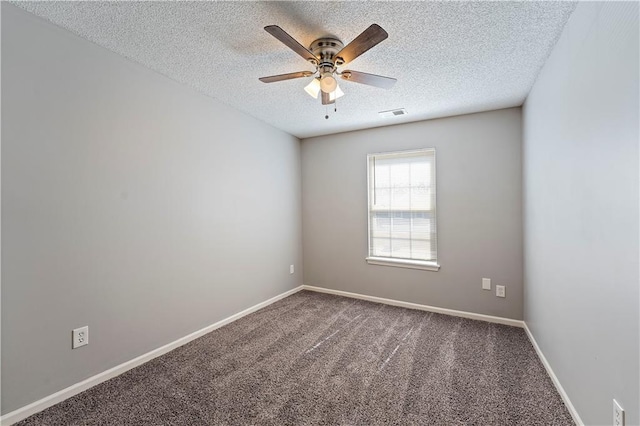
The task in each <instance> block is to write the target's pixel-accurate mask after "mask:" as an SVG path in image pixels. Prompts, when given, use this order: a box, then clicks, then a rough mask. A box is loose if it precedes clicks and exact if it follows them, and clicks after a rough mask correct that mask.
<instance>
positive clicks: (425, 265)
mask: <svg viewBox="0 0 640 426" xmlns="http://www.w3.org/2000/svg"><path fill="white" fill-rule="evenodd" d="M421 152H431V153H432V154H433V166H434V168H435V171H434V173H433V186H434V187H435V192H436V195H435V206H434V208H433V209H432V210H433V216H434V217H435V218H436V232H435V241H434V243H433V245H434V246H435V250H436V260H435V261H429V260H414V259H403V258H397V257H378V256H371V170H370V167H369V166H370V164H371V157H374V156H376V155H389V154H413V153H421ZM366 161H367V257H366V258H365V260H366V262H367V263H368V264H369V265H379V266H393V267H397V268H408V269H419V270H423V271H434V272H437V271H438V270H439V269H440V263H439V262H438V228H437V227H438V210H437V209H438V183H437V173H438V167H437V165H436V162H437V158H436V149H435V148H433V147H432V148H420V149H409V150H403V151H389V152H376V153H371V154H367V158H366Z"/></svg>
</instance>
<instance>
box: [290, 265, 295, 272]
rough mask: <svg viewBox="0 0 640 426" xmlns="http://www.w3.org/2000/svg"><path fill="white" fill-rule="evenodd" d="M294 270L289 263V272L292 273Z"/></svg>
mask: <svg viewBox="0 0 640 426" xmlns="http://www.w3.org/2000/svg"><path fill="white" fill-rule="evenodd" d="M294 271H295V269H294V267H293V265H289V273H290V274H293V272H294Z"/></svg>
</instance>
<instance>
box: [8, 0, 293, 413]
mask: <svg viewBox="0 0 640 426" xmlns="http://www.w3.org/2000/svg"><path fill="white" fill-rule="evenodd" d="M300 203H301V195H300V143H299V141H298V139H296V138H294V137H292V136H290V135H288V134H286V133H284V132H281V131H279V130H276V129H274V128H273V127H270V126H269V125H267V124H265V123H263V122H261V121H258V120H256V119H254V118H251V117H249V116H247V115H244V114H242V113H239V112H237V111H235V110H233V109H231V108H229V107H227V106H225V105H222V104H220V103H219V102H217V101H214V100H213V99H210V98H207V97H205V96H202V95H200V94H198V93H196V92H194V91H192V90H190V89H188V88H186V87H183V86H181V85H179V84H177V83H175V82H173V81H171V80H169V79H167V78H165V77H163V76H161V75H158V74H156V73H154V72H152V71H150V70H148V69H145V68H143V67H141V66H139V65H136V64H134V63H132V62H129V61H127V60H126V59H124V58H122V57H120V56H118V55H116V54H113V53H111V52H109V51H107V50H105V49H102V48H100V47H97V46H96V45H94V44H92V43H90V42H88V41H85V40H83V39H80V38H78V37H76V36H74V35H72V34H71V33H69V32H67V31H65V30H62V29H59V28H57V27H54V26H52V25H50V24H48V23H46V22H44V21H42V20H40V19H39V18H36V17H34V16H32V15H29V14H27V13H26V12H24V11H21V10H19V9H17V8H15V7H13V6H11V5H8V4H7V3H5V2H3V3H2V225H3V232H2V413H7V412H10V411H12V410H15V409H17V408H19V407H21V406H23V405H25V404H28V403H30V402H32V401H34V400H37V399H39V398H42V397H44V396H46V395H49V394H51V393H53V392H55V391H58V390H60V389H62V388H64V387H66V386H69V385H71V384H74V383H76V382H78V381H80V380H82V379H85V378H87V377H89V376H92V375H94V374H96V373H98V372H102V371H104V370H106V369H108V368H110V367H113V366H115V365H118V364H120V363H122V362H124V361H127V360H130V359H132V358H134V357H136V356H138V355H141V354H143V353H146V352H148V351H150V350H152V349H155V348H157V347H159V346H161V345H164V344H166V343H169V342H171V341H173V340H175V339H177V338H180V337H182V336H185V335H187V334H188V333H190V332H193V331H195V330H198V329H200V328H202V327H204V326H207V325H209V324H212V323H214V322H216V321H218V320H220V319H222V318H225V317H227V316H229V315H231V314H233V313H236V312H238V311H240V310H242V309H245V308H248V307H250V306H252V305H254V304H256V303H258V302H262V301H264V300H266V299H268V298H270V297H272V296H275V295H277V294H280V293H282V292H284V291H286V290H288V289H291V288H294V287H295V286H298V285H300V284H301V283H302V280H301V272H302V268H301V254H300V253H301V219H300V207H301V205H300ZM292 263H293V264H295V265H296V266H297V268H298V269H297V270H296V274H294V275H289V264H292ZM84 325H88V326H89V329H90V344H89V346H86V347H83V348H80V349H77V350H71V330H72V329H73V328H76V327H80V326H84Z"/></svg>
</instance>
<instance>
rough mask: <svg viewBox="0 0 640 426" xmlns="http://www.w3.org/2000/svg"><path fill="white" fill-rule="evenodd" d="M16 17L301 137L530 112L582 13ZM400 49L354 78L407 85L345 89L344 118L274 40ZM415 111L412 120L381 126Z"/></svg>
mask: <svg viewBox="0 0 640 426" xmlns="http://www.w3.org/2000/svg"><path fill="white" fill-rule="evenodd" d="M15 4H16V5H17V6H19V7H21V8H23V9H26V10H28V11H30V12H32V13H34V14H36V15H39V16H41V17H44V18H46V19H48V20H50V21H51V22H53V23H55V24H57V25H60V26H62V27H64V28H67V29H68V30H70V31H72V32H74V33H76V34H78V35H80V36H82V37H84V38H87V39H89V40H91V41H93V42H95V43H96V44H98V45H100V46H104V47H106V48H108V49H110V50H112V51H114V52H116V53H119V54H121V55H123V56H125V57H127V58H130V59H132V60H134V61H136V62H139V63H141V64H143V65H144V66H146V67H148V68H151V69H153V70H155V71H157V72H159V73H161V74H164V75H166V76H168V77H170V78H172V79H174V80H177V81H179V82H181V83H184V84H186V85H189V86H191V87H193V88H195V89H197V90H198V91H200V92H202V93H205V94H207V95H209V96H211V97H213V98H216V99H218V100H220V101H222V102H224V103H226V104H228V105H231V106H233V107H235V108H237V109H239V110H242V111H245V112H247V113H248V114H250V115H252V116H254V117H257V118H259V119H261V120H264V121H266V122H268V123H270V124H272V125H273V126H275V127H278V128H280V129H282V130H284V131H286V132H288V133H291V134H293V135H295V136H298V137H300V138H305V137H310V136H316V135H323V134H330V133H337V132H342V131H348V130H356V129H363V128H368V127H376V126H385V125H389V124H398V123H402V122H408V121H416V120H424V119H427V118H436V117H443V116H450V115H457V114H464V113H471V112H478V111H486V110H491V109H499V108H506V107H512V106H519V105H521V104H522V103H523V101H524V99H525V97H526V95H527V93H528V92H529V90H530V88H531V86H532V85H533V82H534V80H535V78H536V76H537V73H538V71H539V70H540V68H541V67H542V65H543V63H544V61H545V59H546V57H547V55H548V54H549V52H550V50H551V48H552V47H553V44H554V43H555V41H556V39H557V38H558V37H559V35H560V32H561V31H562V28H563V26H564V24H565V22H566V21H567V19H568V18H569V16H570V14H571V12H572V11H573V9H574V8H575V3H568V2H331V3H329V2H101V1H97V2H93V1H92V2H16V3H15ZM372 23H377V24H379V25H380V26H382V28H384V29H385V30H386V31H387V32H388V33H389V38H388V39H387V40H385V41H383V42H382V43H380V44H379V45H377V46H375V47H374V48H373V49H371V50H370V51H368V52H366V53H365V54H363V55H362V56H360V57H359V58H357V59H355V60H354V61H353V62H351V63H349V64H348V65H347V66H346V68H348V69H353V70H357V71H363V72H368V73H373V74H380V75H384V76H389V77H395V78H397V79H398V82H397V83H396V85H395V86H394V87H393V88H392V89H390V90H383V89H378V88H375V87H369V86H365V85H362V84H357V83H351V82H340V86H341V88H342V89H343V90H344V92H345V96H344V97H342V98H340V99H339V100H338V104H337V108H338V111H337V112H335V113H334V112H333V108H332V106H330V107H329V119H328V120H326V119H325V118H324V116H325V110H326V107H325V106H323V105H321V103H320V100H315V99H313V98H311V97H310V96H309V95H307V94H306V93H305V92H304V90H303V88H304V86H305V85H306V84H307V82H308V80H309V79H310V77H309V78H302V79H296V80H288V81H283V82H277V83H270V84H265V83H262V82H260V81H259V80H258V77H262V76H268V75H274V74H283V73H288V72H293V71H303V70H313V67H312V66H311V65H310V64H308V63H306V62H305V61H304V60H303V59H302V58H301V57H300V56H298V55H297V54H295V53H294V52H293V51H291V50H289V49H288V48H287V47H286V46H285V45H283V44H282V43H280V42H279V41H278V40H276V39H275V38H274V37H272V36H271V35H270V34H268V33H267V32H266V31H264V30H263V27H264V26H266V25H271V24H274V25H279V26H280V27H282V28H283V29H284V30H285V31H286V32H288V33H289V34H290V35H291V36H293V37H294V38H295V39H297V40H298V41H299V42H300V43H301V44H303V45H305V46H308V45H309V44H311V42H312V41H313V40H315V39H317V38H319V37H322V36H327V35H331V36H335V37H338V38H340V39H341V40H342V41H343V42H344V43H345V44H346V43H348V42H350V41H351V40H353V39H354V38H355V37H356V36H357V35H358V34H360V33H361V32H362V31H363V30H364V29H365V28H367V27H368V26H369V25H371V24H372ZM395 108H405V109H406V110H407V112H408V115H406V116H403V117H392V118H381V117H379V116H378V112H379V111H384V110H390V109H395Z"/></svg>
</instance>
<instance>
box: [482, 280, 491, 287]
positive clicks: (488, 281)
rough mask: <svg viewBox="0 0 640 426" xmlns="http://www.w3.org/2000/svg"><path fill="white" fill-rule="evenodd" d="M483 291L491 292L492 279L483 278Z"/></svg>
mask: <svg viewBox="0 0 640 426" xmlns="http://www.w3.org/2000/svg"><path fill="white" fill-rule="evenodd" d="M482 289H483V290H491V278H483V279H482Z"/></svg>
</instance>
